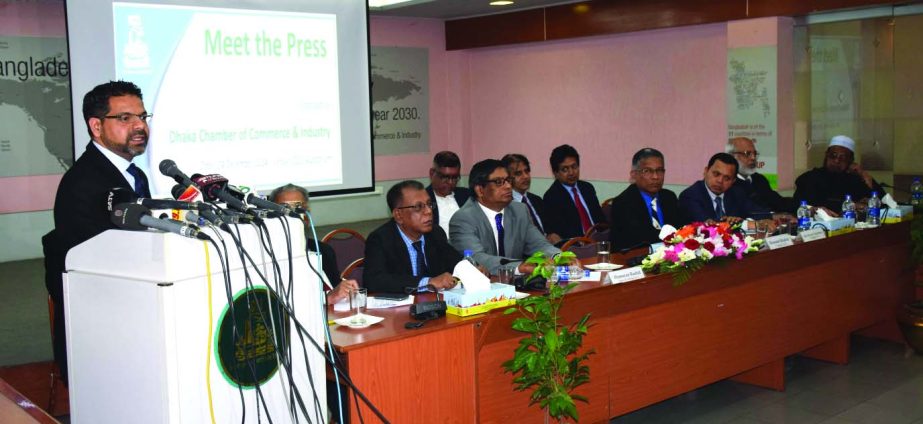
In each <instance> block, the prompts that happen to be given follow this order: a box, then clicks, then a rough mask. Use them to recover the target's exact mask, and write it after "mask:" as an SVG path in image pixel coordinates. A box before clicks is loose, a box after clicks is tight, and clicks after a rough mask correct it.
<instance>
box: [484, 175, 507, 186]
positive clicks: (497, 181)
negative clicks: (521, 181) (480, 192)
mask: <svg viewBox="0 0 923 424" xmlns="http://www.w3.org/2000/svg"><path fill="white" fill-rule="evenodd" d="M487 182H488V183H491V184H493V185H495V186H497V187H502V186H503V183H509V184H510V185H513V177H506V178H494V179H492V180H487Z"/></svg>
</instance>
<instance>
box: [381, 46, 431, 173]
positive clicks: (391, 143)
mask: <svg viewBox="0 0 923 424" xmlns="http://www.w3.org/2000/svg"><path fill="white" fill-rule="evenodd" d="M371 55H372V58H371V65H372V114H373V122H374V124H373V126H372V131H373V133H374V135H375V155H377V156H386V155H400V154H405V153H426V152H429V50H428V49H426V48H415V47H375V46H372V47H371Z"/></svg>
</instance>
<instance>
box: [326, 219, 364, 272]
mask: <svg viewBox="0 0 923 424" xmlns="http://www.w3.org/2000/svg"><path fill="white" fill-rule="evenodd" d="M321 241H323V242H324V243H327V244H329V245H330V247H331V248H333V251H334V252H336V255H337V269H342V270H344V271H345V270H346V267H347V266H349V265H350V264H351V263H353V262H354V261H355V260H356V259H359V258H361V257H363V256H365V237H363V236H362V234H359V233H357V232H356V231H354V230H350V229H349V228H337V229H336V230H333V231H331V232H329V233H327V235H325V236H324V238H323V239H322V240H321Z"/></svg>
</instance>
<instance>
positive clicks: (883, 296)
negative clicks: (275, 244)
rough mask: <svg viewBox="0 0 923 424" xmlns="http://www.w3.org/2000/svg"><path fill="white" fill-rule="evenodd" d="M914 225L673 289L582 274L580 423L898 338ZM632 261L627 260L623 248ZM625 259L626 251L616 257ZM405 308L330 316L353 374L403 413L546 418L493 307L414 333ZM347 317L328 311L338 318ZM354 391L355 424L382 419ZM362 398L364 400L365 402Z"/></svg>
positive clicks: (568, 302)
mask: <svg viewBox="0 0 923 424" xmlns="http://www.w3.org/2000/svg"><path fill="white" fill-rule="evenodd" d="M909 226H910V223H909V222H904V223H899V224H893V225H886V226H883V227H881V228H878V229H873V230H863V231H857V232H854V233H850V234H845V235H841V236H836V237H832V238H827V239H823V240H818V241H813V242H810V243H802V244H796V245H794V246H790V247H786V248H783V249H778V250H772V251H761V252H758V253H755V254H751V255H750V256H747V257H745V258H744V259H743V260H741V261H737V260H734V259H724V260H721V261H716V262H714V263H711V264H709V265H707V266H706V267H705V268H703V269H701V270H699V271H697V272H696V273H695V274H694V275H693V277H692V278H691V279H690V280H689V281H688V282H687V283H686V284H684V285H682V286H678V287H675V286H674V284H673V278H672V276H671V275H653V276H647V277H646V278H644V279H642V280H637V281H632V282H628V283H622V284H615V285H612V284H609V285H605V284H602V283H599V282H586V283H580V285H579V286H578V287H577V288H575V289H574V290H573V291H572V292H571V293H569V294H568V295H567V297H566V298H565V301H564V306H563V308H562V316H563V321H562V322H565V323H570V322H574V321H576V320H577V319H579V318H580V317H581V316H582V315H583V314H584V313H587V312H590V313H591V318H590V323H591V327H590V329H589V334H588V335H587V336H586V337H585V338H584V348H586V349H593V350H594V351H595V353H594V354H593V355H591V356H590V358H589V360H588V365H589V367H590V382H589V383H587V384H585V385H583V386H581V387H579V388H578V389H577V390H576V393H579V394H582V395H584V396H586V397H587V398H588V399H589V403H586V404H584V403H581V402H578V403H577V409H578V412H579V414H580V421H581V422H604V421H606V420H608V419H610V418H611V417H616V416H619V415H623V414H626V413H628V412H631V411H634V410H637V409H640V408H643V407H645V406H648V405H651V404H653V403H656V402H659V401H662V400H665V399H668V398H670V397H673V396H676V395H679V394H682V393H685V392H688V391H691V390H694V389H696V388H699V387H702V386H705V385H708V384H711V383H714V382H716V381H720V380H723V379H727V378H732V379H734V380H736V381H740V382H744V383H749V384H754V385H758V386H763V387H767V388H770V389H775V390H784V387H785V381H784V359H785V357H786V356H788V355H793V354H801V355H805V356H808V357H812V358H816V359H821V360H825V361H830V362H834V363H839V364H846V363H847V362H848V360H849V337H850V334H852V333H854V332H859V331H861V332H862V333H863V334H866V335H870V336H874V337H881V338H885V339H890V340H894V341H900V340H901V336H900V332H899V329H898V327H897V324H896V321H895V313H896V311H897V310H898V309H899V308H900V307H901V305H902V304H903V303H905V302H908V301H910V300H911V299H912V297H913V287H912V279H913V272H914V271H913V266H912V265H911V263H910V257H909V252H910V235H909V234H910V229H909ZM623 259H624V258H623ZM615 262H617V261H615ZM408 308H409V307H408V306H404V307H398V308H392V309H376V310H372V311H369V313H371V314H374V315H379V316H383V317H385V320H384V321H383V322H381V323H379V324H376V325H373V326H371V327H369V328H366V329H350V328H348V327H340V326H331V336H332V340H333V344H334V346H335V348H336V349H337V351H338V352H340V354H341V355H342V356H343V357H344V359H345V362H346V367H347V370H348V373H349V376H350V378H352V380H353V382H354V383H355V384H356V386H357V387H358V388H359V390H361V391H362V392H363V393H364V394H365V395H366V396H368V398H369V399H370V400H371V401H372V402H373V403H374V405H375V406H376V407H377V408H378V409H379V410H380V411H381V412H382V413H383V414H384V416H385V417H386V418H387V419H388V420H389V421H390V422H393V423H435V422H439V423H445V422H448V423H456V422H457V423H511V422H541V420H542V419H543V414H542V411H541V410H540V409H539V408H538V407H537V405H533V406H532V407H530V406H529V400H528V399H529V398H528V396H529V392H516V391H514V390H513V386H512V376H511V375H510V374H508V373H505V372H504V371H503V369H502V368H501V364H502V363H503V362H504V361H506V360H508V359H510V358H512V355H513V351H514V349H515V347H516V345H517V343H518V340H519V339H520V338H522V337H523V334H522V333H519V332H516V331H514V330H512V329H511V327H510V325H511V322H512V319H513V318H514V316H515V314H514V315H503V314H502V312H501V311H499V310H495V311H492V312H490V313H487V314H483V315H478V316H473V317H466V318H459V317H453V316H448V317H446V318H444V319H438V320H434V321H430V322H427V323H426V324H425V325H424V326H423V327H422V328H420V329H416V330H408V329H405V328H404V323H406V322H407V321H409V320H410V317H409V314H408ZM343 315H346V314H344V313H335V312H331V316H332V317H339V316H343ZM352 399H353V398H352V396H350V407H349V408H348V410H349V412H348V414H349V416H350V420H351V422H354V423H355V422H360V421H359V414H360V413H361V416H362V418H363V419H364V421H365V422H367V423H368V422H378V419H377V418H376V417H375V416H374V415H373V413H372V412H371V410H369V409H368V408H367V407H366V406H365V405H362V406H360V407H359V410H358V411H357V408H356V406H355V402H354V401H353V400H352ZM360 403H361V402H360Z"/></svg>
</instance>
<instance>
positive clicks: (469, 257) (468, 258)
mask: <svg viewBox="0 0 923 424" xmlns="http://www.w3.org/2000/svg"><path fill="white" fill-rule="evenodd" d="M464 255H465V260H466V261H468V262H470V263H471V265H474V266H475V267H477V266H478V263H477V262H475V261H474V252H472V251H470V250H467V249H466V250H465V251H464Z"/></svg>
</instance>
